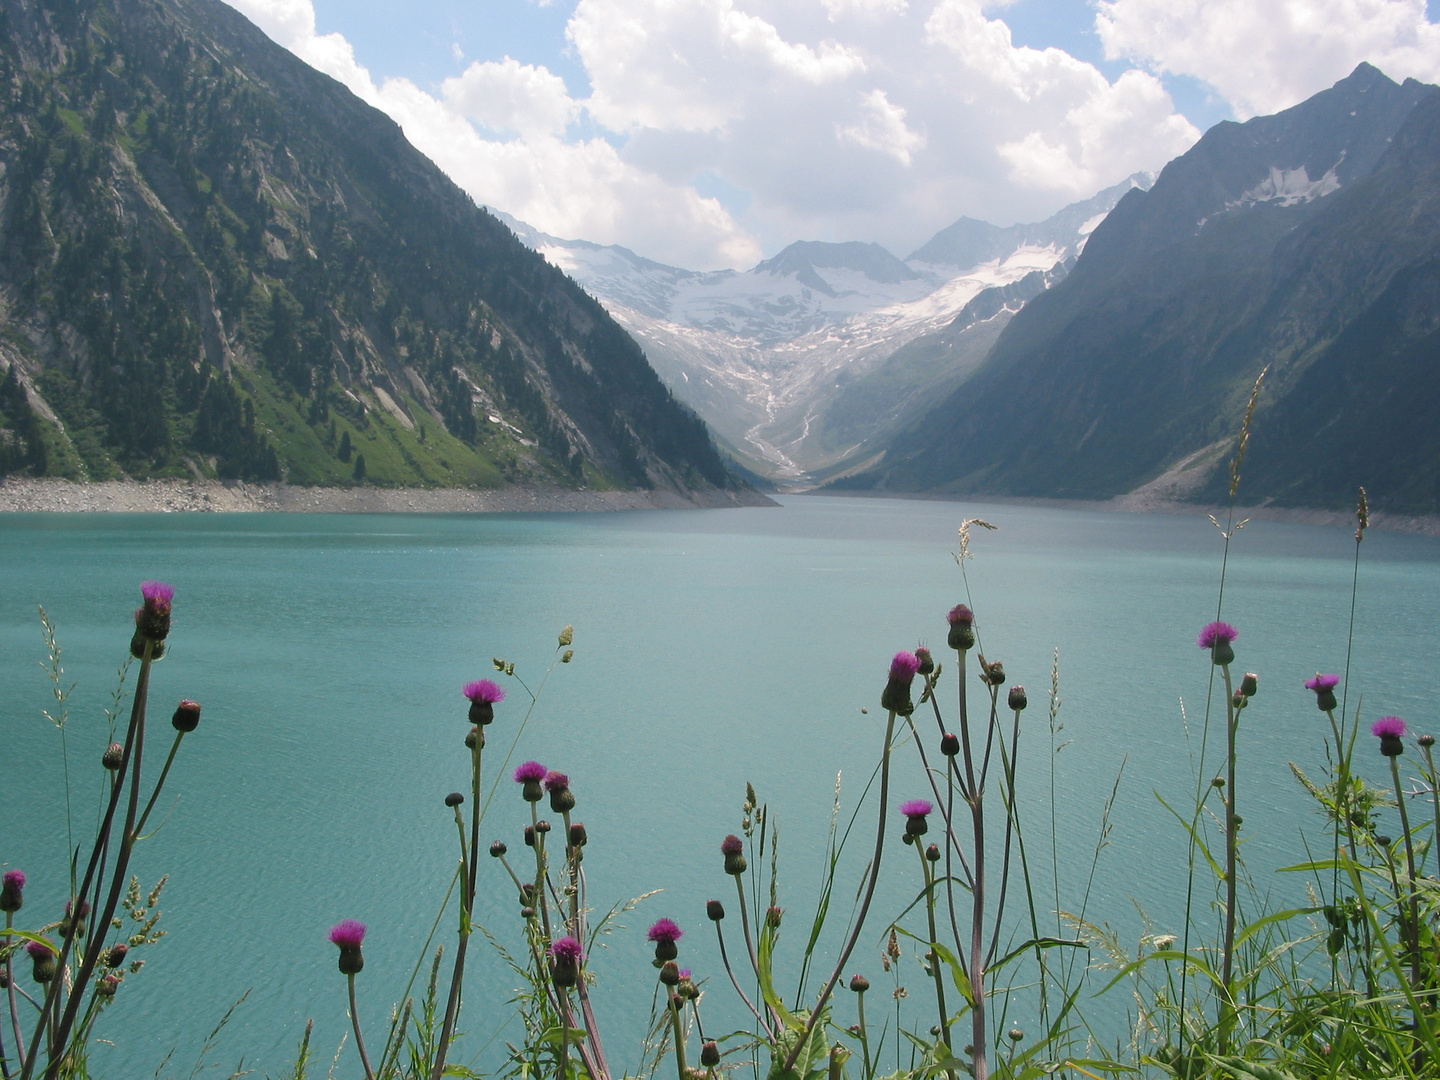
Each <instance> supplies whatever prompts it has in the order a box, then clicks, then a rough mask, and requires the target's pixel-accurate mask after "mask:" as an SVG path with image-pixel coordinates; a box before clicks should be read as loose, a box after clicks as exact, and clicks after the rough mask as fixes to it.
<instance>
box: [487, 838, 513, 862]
mask: <svg viewBox="0 0 1440 1080" xmlns="http://www.w3.org/2000/svg"><path fill="white" fill-rule="evenodd" d="M509 850H510V849H509V848H508V847H506V846H505V841H504V840H496V841H495V842H494V843H492V844H491V845H490V857H491V858H492V859H498V858H500V856H502V855H504V854H505V852H507V851H509Z"/></svg>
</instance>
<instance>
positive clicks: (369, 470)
mask: <svg viewBox="0 0 1440 1080" xmlns="http://www.w3.org/2000/svg"><path fill="white" fill-rule="evenodd" d="M0 369H3V370H0V473H3V472H6V471H10V472H15V471H20V472H26V473H31V474H37V475H57V476H66V477H72V478H78V479H104V478H111V477H120V476H129V477H139V478H145V477H160V476H196V477H211V476H218V477H222V478H227V477H228V478H242V479H251V480H275V479H282V478H283V479H285V480H288V481H289V482H291V483H304V484H331V483H351V482H355V481H356V480H368V481H371V482H379V483H385V484H434V485H471V484H478V485H497V484H502V483H505V482H508V481H542V482H550V483H561V484H569V485H582V484H588V485H592V486H600V487H614V486H623V487H629V486H640V487H651V486H659V487H669V488H676V489H700V488H733V487H735V486H736V481H735V480H734V479H733V478H732V477H731V476H730V475H729V474H728V473H727V471H726V469H725V468H724V466H723V464H722V462H721V460H720V458H719V456H718V455H717V453H716V451H715V448H714V446H713V444H712V443H711V440H710V438H709V435H708V433H707V431H706V429H705V427H704V424H703V423H702V422H701V421H700V420H699V419H698V418H697V417H696V416H695V415H694V414H693V413H692V412H690V411H689V410H687V409H686V408H684V407H683V406H681V405H679V404H678V403H677V402H676V400H675V399H674V398H673V396H672V395H671V394H670V393H669V391H668V390H666V389H665V387H664V386H663V385H662V384H661V382H660V380H659V379H658V378H657V377H656V375H655V373H654V372H653V370H652V369H651V368H650V366H649V365H648V363H647V362H646V360H645V357H644V355H643V354H642V352H641V350H640V348H639V347H638V346H637V345H636V343H635V342H634V341H633V340H632V339H631V338H630V337H629V336H628V335H627V334H626V333H625V331H624V330H622V329H621V328H620V327H619V326H618V325H617V324H616V323H615V322H614V321H613V320H612V319H611V318H610V317H609V316H608V315H607V314H606V313H605V311H604V310H603V309H602V308H601V306H600V305H599V304H598V303H597V302H596V301H595V300H593V299H592V298H591V297H589V296H588V295H586V294H585V293H584V292H583V291H582V290H581V289H580V288H579V287H578V286H577V285H575V284H574V282H572V281H571V280H570V279H568V278H567V277H565V276H564V274H562V273H561V272H560V271H558V270H556V269H555V268H554V267H552V266H550V265H548V264H547V263H546V262H545V261H544V260H543V259H542V258H541V257H540V256H538V255H536V254H535V253H534V252H532V251H530V250H529V249H527V248H525V247H524V246H523V245H521V244H520V243H519V242H518V241H517V240H516V239H515V237H514V235H513V234H512V233H511V232H510V231H509V230H508V229H507V228H506V227H505V226H504V225H502V224H501V223H500V222H499V221H497V220H496V219H495V218H494V217H493V216H491V215H490V214H488V213H486V212H485V211H483V210H481V209H479V208H477V207H476V206H475V205H474V203H473V202H472V201H471V200H470V198H469V197H468V196H466V195H465V194H464V193H463V192H461V191H460V190H459V189H458V188H457V187H456V186H455V185H454V184H452V183H451V182H450V181H449V180H448V179H446V177H445V176H444V175H443V174H442V173H441V172H440V171H439V169H438V168H436V167H435V166H434V165H433V164H432V163H431V162H430V161H428V160H427V159H426V158H425V157H423V156H422V155H421V154H420V153H419V152H418V151H416V150H415V149H414V148H413V147H412V146H410V144H409V143H408V142H406V140H405V138H404V136H403V134H402V133H401V131H400V129H399V127H398V126H396V125H395V124H394V123H393V122H392V121H391V120H389V119H388V118H387V117H385V116H384V115H382V114H381V113H379V112H377V111H376V110H374V109H372V108H370V107H369V106H367V105H365V104H364V103H362V102H361V101H359V100H358V99H357V98H355V97H354V96H353V95H352V94H351V93H350V92H349V91H348V90H346V89H345V88H343V87H342V86H340V85H339V84H338V83H336V82H335V81H333V80H332V79H330V78H328V77H327V76H324V75H321V74H319V73H318V72H316V71H314V70H312V69H311V68H309V67H307V66H306V65H304V64H302V63H301V62H300V61H299V60H297V59H296V58H295V57H294V56H292V55H291V54H290V53H288V52H286V51H285V50H283V49H282V48H280V47H279V46H277V45H275V44H274V43H272V42H271V41H270V40H269V39H268V38H266V37H265V36H264V35H263V34H262V33H261V32H260V31H259V30H257V29H256V28H255V27H254V26H252V25H251V24H250V23H249V22H247V21H246V20H245V19H244V18H243V17H242V16H240V15H239V14H238V13H236V12H235V11H234V10H233V9H231V8H229V7H226V6H225V5H223V4H221V3H219V2H217V0H0Z"/></svg>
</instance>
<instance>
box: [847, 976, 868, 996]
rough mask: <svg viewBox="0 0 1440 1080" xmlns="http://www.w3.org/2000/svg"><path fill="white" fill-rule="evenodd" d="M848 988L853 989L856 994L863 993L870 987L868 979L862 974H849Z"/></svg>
mask: <svg viewBox="0 0 1440 1080" xmlns="http://www.w3.org/2000/svg"><path fill="white" fill-rule="evenodd" d="M850 989H851V990H854V991H855V993H857V994H863V993H864V992H865V991H866V990H869V989H870V980H869V979H867V978H865V976H864V975H851V976H850Z"/></svg>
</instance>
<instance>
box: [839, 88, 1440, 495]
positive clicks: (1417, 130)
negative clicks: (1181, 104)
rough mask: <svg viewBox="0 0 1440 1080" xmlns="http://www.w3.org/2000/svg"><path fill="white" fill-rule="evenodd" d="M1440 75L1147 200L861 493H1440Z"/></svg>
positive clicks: (1213, 139)
mask: <svg viewBox="0 0 1440 1080" xmlns="http://www.w3.org/2000/svg"><path fill="white" fill-rule="evenodd" d="M1437 301H1440V90H1437V88H1435V87H1431V86H1427V85H1424V84H1421V83H1417V82H1414V81H1407V82H1406V83H1404V84H1403V85H1396V84H1395V83H1394V82H1392V81H1391V80H1389V79H1387V78H1386V77H1385V76H1384V75H1383V74H1382V73H1380V72H1379V71H1378V70H1376V69H1375V68H1373V67H1370V66H1369V65H1361V66H1360V67H1359V68H1357V69H1356V71H1355V72H1354V73H1353V74H1351V75H1350V76H1349V77H1348V78H1346V79H1344V80H1342V81H1341V82H1339V83H1337V84H1336V85H1335V86H1334V87H1333V88H1331V89H1329V90H1326V91H1324V92H1322V93H1320V94H1317V95H1316V96H1315V97H1313V98H1311V99H1310V100H1308V101H1306V102H1303V103H1302V104H1300V105H1297V106H1295V107H1294V108H1292V109H1289V110H1287V111H1285V112H1283V113H1279V114H1277V115H1275V116H1269V117H1258V118H1256V119H1253V120H1250V121H1248V122H1247V123H1244V124H1235V123H1222V124H1219V125H1217V126H1216V127H1214V128H1212V129H1211V130H1210V131H1209V132H1208V133H1206V135H1205V136H1204V138H1202V139H1201V140H1200V142H1199V143H1197V144H1196V146H1195V147H1193V148H1192V149H1191V150H1190V151H1189V152H1187V153H1186V154H1184V155H1183V156H1181V157H1180V158H1177V159H1176V160H1175V161H1173V162H1171V163H1170V164H1169V165H1168V166H1166V168H1165V170H1164V171H1163V172H1162V173H1161V174H1160V177H1159V179H1158V180H1157V181H1156V183H1155V185H1154V187H1153V188H1152V189H1151V190H1149V191H1148V192H1142V191H1134V192H1131V193H1130V194H1128V195H1127V196H1126V197H1125V198H1124V199H1123V200H1122V201H1121V202H1120V204H1119V205H1118V206H1117V207H1116V208H1115V210H1114V211H1113V212H1112V213H1111V214H1110V215H1109V216H1108V217H1107V218H1106V219H1105V221H1104V222H1103V223H1102V224H1101V225H1100V226H1099V227H1098V228H1097V229H1096V230H1095V231H1094V233H1093V234H1092V235H1091V238H1090V240H1089V243H1088V244H1087V246H1086V248H1085V251H1084V253H1083V254H1082V255H1081V257H1080V258H1079V260H1078V261H1077V263H1076V264H1075V266H1074V268H1073V270H1072V271H1071V273H1070V274H1069V275H1068V276H1067V277H1066V278H1065V280H1064V281H1063V282H1061V283H1059V284H1057V285H1056V286H1055V287H1054V288H1053V289H1050V290H1048V291H1046V292H1045V293H1043V294H1042V295H1039V296H1037V297H1036V299H1034V300H1033V301H1032V302H1031V303H1029V304H1028V305H1027V306H1026V307H1025V308H1024V310H1023V311H1021V312H1020V313H1019V314H1017V315H1016V316H1015V317H1014V319H1013V320H1012V321H1011V322H1010V324H1009V326H1008V327H1006V329H1005V331H1004V332H1003V333H1002V334H1001V335H1000V336H999V338H998V340H997V341H996V343H995V346H994V348H993V349H992V350H991V352H990V354H989V355H988V356H987V358H986V359H985V361H984V363H983V364H982V365H981V367H980V368H979V370H978V371H977V372H976V374H975V375H974V377H973V378H972V379H971V380H970V381H969V382H968V383H967V384H966V386H965V387H964V389H963V391H961V392H959V393H956V394H953V395H951V396H950V397H949V398H948V399H946V400H944V401H942V402H940V403H939V404H938V405H936V406H935V408H934V409H933V410H932V411H930V412H929V413H928V414H926V415H925V416H924V417H922V418H921V419H920V420H918V421H916V422H914V423H913V424H912V426H911V427H910V428H908V429H907V430H906V432H904V433H903V434H902V435H901V436H900V437H898V438H897V440H896V441H895V443H894V444H893V446H892V448H891V449H890V451H889V452H888V453H887V454H886V455H885V457H884V459H883V460H882V461H881V462H880V463H879V464H878V465H877V466H875V467H874V468H872V469H871V470H870V471H869V472H867V473H865V474H864V475H863V476H860V477H856V478H852V479H850V480H848V481H845V483H846V484H847V485H848V486H851V487H857V488H886V489H890V490H913V491H948V492H975V493H981V492H983V493H988V494H1009V495H1028V496H1056V497H1072V498H1105V497H1110V496H1114V495H1118V494H1121V493H1124V492H1128V491H1131V490H1134V489H1136V488H1138V487H1141V486H1143V485H1146V484H1149V483H1154V482H1156V480H1157V478H1162V477H1163V479H1162V480H1161V481H1160V483H1161V486H1163V487H1165V489H1166V491H1167V492H1168V493H1169V494H1172V495H1180V496H1188V497H1192V498H1200V499H1215V498H1224V497H1226V496H1227V495H1228V475H1227V474H1226V468H1225V466H1226V463H1227V462H1228V459H1229V451H1230V448H1231V447H1232V446H1233V438H1234V435H1235V432H1236V430H1237V428H1238V425H1239V419H1240V414H1241V412H1242V411H1243V408H1244V402H1245V399H1246V396H1247V395H1248V393H1249V390H1250V387H1251V385H1252V384H1253V382H1254V380H1255V378H1256V376H1257V374H1258V373H1259V372H1260V370H1261V369H1262V368H1264V367H1266V366H1267V365H1269V367H1270V373H1269V375H1268V377H1267V380H1266V384H1265V390H1264V392H1263V394H1262V396H1261V399H1260V405H1259V409H1258V411H1257V415H1256V418H1255V423H1254V436H1253V440H1252V442H1251V445H1250V451H1249V457H1248V458H1247V460H1246V465H1245V469H1244V479H1243V485H1244V490H1243V492H1242V496H1241V497H1242V498H1243V499H1245V500H1248V501H1252V502H1253V501H1258V500H1272V501H1274V502H1276V503H1279V504H1283V505H1298V506H1344V505H1346V504H1348V503H1350V501H1351V500H1353V498H1354V495H1355V490H1356V488H1357V487H1358V486H1359V485H1361V484H1364V485H1366V486H1367V488H1368V489H1369V491H1370V493H1371V497H1372V500H1373V502H1374V503H1375V504H1376V505H1378V506H1380V507H1383V508H1385V509H1389V510H1393V511H1397V512H1435V511H1436V510H1437V509H1440V428H1437V427H1436V425H1435V424H1434V422H1433V417H1434V415H1435V411H1434V410H1435V405H1436V404H1437V399H1440V334H1437V331H1440V302H1437Z"/></svg>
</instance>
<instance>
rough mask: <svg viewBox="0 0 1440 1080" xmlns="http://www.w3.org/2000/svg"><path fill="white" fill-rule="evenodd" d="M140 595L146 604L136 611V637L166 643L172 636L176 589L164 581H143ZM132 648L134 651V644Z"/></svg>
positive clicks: (152, 652)
mask: <svg viewBox="0 0 1440 1080" xmlns="http://www.w3.org/2000/svg"><path fill="white" fill-rule="evenodd" d="M140 595H141V596H143V597H144V598H145V602H144V604H142V605H141V606H140V607H139V608H137V609H136V611H135V634H136V636H137V637H142V638H147V639H149V640H150V641H154V642H161V641H164V640H165V639H166V638H167V637H168V636H169V635H170V609H171V604H172V602H173V601H174V599H175V587H174V586H173V585H166V584H165V583H164V582H163V581H142V582H141V583H140ZM131 648H132V651H133V648H134V645H133V643H132V645H131ZM142 652H143V645H142ZM150 655H151V656H155V655H156V652H155V651H154V650H152V651H151V654H150Z"/></svg>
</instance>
